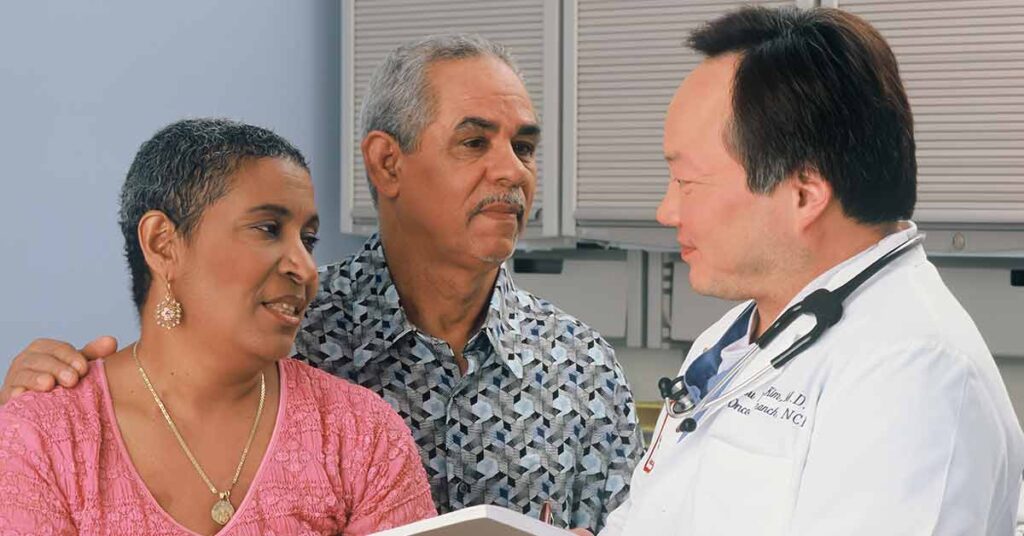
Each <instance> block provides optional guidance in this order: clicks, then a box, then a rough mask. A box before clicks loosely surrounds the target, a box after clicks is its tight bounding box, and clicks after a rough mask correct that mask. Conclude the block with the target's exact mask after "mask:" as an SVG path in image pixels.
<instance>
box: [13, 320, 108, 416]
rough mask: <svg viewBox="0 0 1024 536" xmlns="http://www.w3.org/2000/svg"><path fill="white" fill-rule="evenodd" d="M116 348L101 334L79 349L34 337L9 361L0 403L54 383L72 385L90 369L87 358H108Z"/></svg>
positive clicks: (48, 388) (45, 388)
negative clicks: (9, 364) (9, 365)
mask: <svg viewBox="0 0 1024 536" xmlns="http://www.w3.org/2000/svg"><path fill="white" fill-rule="evenodd" d="M116 351H117V339H115V338H114V337H110V336H102V337H97V338H96V339H93V340H92V342H90V343H89V344H86V345H85V346H84V347H82V349H80V350H78V349H76V348H75V347H74V346H71V345H70V344H68V343H66V342H64V341H57V340H54V339H36V340H34V341H32V342H31V343H30V344H29V345H28V346H27V347H25V349H24V350H22V351H21V353H19V354H18V355H16V356H14V359H13V360H11V367H10V368H9V369H7V376H6V377H5V378H4V384H3V388H2V389H0V404H6V403H7V401H8V400H10V399H12V398H14V397H16V396H18V395H20V394H21V393H24V392H25V391H39V392H46V391H51V390H53V389H54V388H55V387H56V386H57V385H63V386H65V387H74V385H75V384H76V383H78V380H79V378H81V377H82V375H83V374H85V373H86V371H87V370H89V366H88V364H87V361H92V360H94V359H100V358H103V357H107V356H109V355H110V354H113V353H114V352H116Z"/></svg>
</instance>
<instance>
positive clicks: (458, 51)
mask: <svg viewBox="0 0 1024 536" xmlns="http://www.w3.org/2000/svg"><path fill="white" fill-rule="evenodd" d="M480 56H491V57H494V58H496V59H498V60H501V61H502V62H504V63H505V64H506V65H508V66H509V67H511V68H512V71H513V72H515V73H516V76H518V77H519V79H520V80H523V75H522V73H521V72H520V71H519V67H518V66H517V65H516V62H515V60H514V59H513V58H512V55H511V54H509V52H508V50H507V49H505V47H504V46H502V45H500V44H498V43H494V42H491V41H488V40H487V39H484V38H483V37H480V36H479V35H471V34H444V35H431V36H428V37H426V38H423V39H421V40H419V41H414V42H410V43H405V44H402V45H400V46H399V47H398V48H396V49H394V50H392V51H391V52H389V53H388V55H387V57H385V58H384V60H383V61H381V62H380V64H379V65H378V66H377V69H376V70H375V71H374V72H373V76H371V77H370V84H369V86H368V87H367V89H366V94H365V95H364V96H363V106H362V109H361V110H360V113H359V125H360V129H361V137H362V138H365V137H366V135H367V134H369V133H370V132H372V131H374V130H379V131H381V132H386V133H388V134H390V135H392V136H394V138H395V140H397V141H398V145H399V147H400V148H401V149H402V152H404V153H409V152H413V151H415V150H416V147H417V145H418V144H419V137H420V133H421V132H423V129H424V128H426V126H427V125H428V124H430V122H431V121H432V120H433V119H434V115H435V113H436V112H437V110H436V104H437V103H436V99H435V95H434V92H432V91H431V88H430V85H429V84H428V81H427V69H428V68H429V67H430V66H431V64H433V63H434V62H438V61H445V60H460V59H469V58H477V57H480ZM524 83H525V82H524ZM366 179H367V181H368V182H369V185H370V194H371V195H372V196H373V203H374V204H375V205H376V204H377V189H376V188H374V186H373V181H370V176H369V171H367V176H366Z"/></svg>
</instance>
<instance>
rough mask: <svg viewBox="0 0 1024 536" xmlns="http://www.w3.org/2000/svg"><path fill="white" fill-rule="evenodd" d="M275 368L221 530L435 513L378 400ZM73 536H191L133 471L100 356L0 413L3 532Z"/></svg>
mask: <svg viewBox="0 0 1024 536" xmlns="http://www.w3.org/2000/svg"><path fill="white" fill-rule="evenodd" d="M278 367H279V370H280V372H281V374H280V377H281V397H280V409H279V411H278V416H277V422H276V424H275V427H274V432H273V436H272V439H271V440H270V444H269V445H268V447H267V452H266V454H265V455H264V457H263V461H262V462H261V464H260V467H259V469H258V471H257V473H256V476H255V477H254V479H253V482H252V485H251V486H250V488H249V491H248V493H247V494H246V496H245V498H243V499H242V502H241V503H240V504H239V505H238V511H237V513H236V514H235V516H234V517H233V518H232V519H231V521H230V522H229V523H228V524H227V525H226V526H225V527H224V528H223V529H222V530H221V531H220V532H219V533H218V534H220V535H224V536H235V535H243V534H246V535H248V534H253V535H255V534H261V535H274V534H278V535H284V534H288V535H291V534H367V533H371V532H374V531H377V530H383V529H385V528H389V527H394V526H398V525H403V524H406V523H409V522H412V521H415V520H418V519H422V518H425V517H430V516H433V515H435V513H436V512H435V510H434V505H433V502H432V501H431V498H430V488H429V486H428V484H427V479H426V474H425V472H424V470H423V466H422V465H421V462H420V457H419V453H418V451H417V449H416V445H415V444H414V443H413V440H412V437H411V435H410V434H409V430H408V429H407V428H406V426H405V423H404V422H403V421H402V419H401V418H400V417H399V416H398V415H397V414H396V413H395V412H394V410H392V409H391V407H390V406H388V405H387V403H386V402H384V401H383V400H382V399H381V398H380V397H378V396H377V395H376V394H374V393H372V392H370V391H368V390H366V389H364V388H362V387H359V386H356V385H353V384H350V383H348V382H345V381H343V380H340V379H338V378H335V377H333V376H330V375H328V374H326V373H324V372H322V371H319V370H316V369H314V368H312V367H309V366H307V365H304V364H302V363H299V362H297V361H293V360H291V359H284V360H282V361H280V362H279V365H278ZM177 454H180V453H175V455H177ZM79 533H81V534H89V535H92V534H96V535H104V534H119V535H120V534H147V535H192V534H194V533H193V532H191V531H189V530H188V529H186V528H185V527H183V526H181V525H180V524H178V523H177V522H175V521H174V519H172V518H171V516H170V515H168V514H167V513H166V512H165V511H163V510H162V509H161V508H160V505H159V504H157V502H156V500H155V499H154V498H153V496H152V494H150V492H149V490H148V489H147V488H146V486H145V484H144V483H143V481H142V479H141V478H140V477H139V474H138V472H137V471H136V470H135V467H134V466H133V465H132V462H131V459H130V458H129V456H128V451H127V450H126V448H125V446H124V442H123V440H122V439H121V433H120V430H119V429H118V427H117V420H116V419H115V417H114V409H113V404H112V402H111V399H110V390H109V388H108V387H107V381H106V374H105V373H104V369H103V362H102V361H99V362H96V363H95V364H93V366H92V368H91V370H90V372H89V374H87V375H86V376H85V378H83V380H82V381H81V382H80V383H79V384H78V385H77V386H76V387H74V388H73V389H64V388H58V389H57V390H55V391H53V392H52V393H46V394H37V393H27V394H24V395H22V396H20V397H18V398H16V399H15V400H13V401H11V402H9V403H8V404H7V405H6V406H4V407H3V408H2V409H0V535H3V536H13V535H29V534H31V535H33V536H36V535H46V534H79Z"/></svg>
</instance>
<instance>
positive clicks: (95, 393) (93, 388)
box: [0, 361, 106, 430]
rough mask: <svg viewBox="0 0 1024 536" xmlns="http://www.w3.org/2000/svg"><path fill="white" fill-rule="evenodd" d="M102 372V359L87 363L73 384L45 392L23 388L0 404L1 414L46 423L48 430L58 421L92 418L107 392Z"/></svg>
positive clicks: (96, 415)
mask: <svg viewBox="0 0 1024 536" xmlns="http://www.w3.org/2000/svg"><path fill="white" fill-rule="evenodd" d="M102 376H103V362H102V361H97V362H93V363H90V365H89V370H88V372H86V374H85V375H84V376H82V378H81V379H80V380H79V381H78V383H77V384H75V386H74V387H62V386H57V388H55V389H54V390H52V391H49V392H46V393H35V392H26V393H24V394H22V395H20V396H18V397H17V398H14V399H12V400H10V401H9V402H7V403H6V404H4V405H3V407H0V418H2V419H4V420H18V421H25V422H31V423H37V424H40V425H45V428H46V429H47V430H50V429H52V428H53V427H54V426H58V425H60V424H61V423H67V424H85V423H87V422H91V421H95V420H97V419H98V417H99V416H100V413H101V411H102V409H103V404H104V398H105V396H106V387H105V382H104V381H103V380H102ZM83 417H84V418H83ZM93 417H95V418H93Z"/></svg>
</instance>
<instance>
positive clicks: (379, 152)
mask: <svg viewBox="0 0 1024 536" xmlns="http://www.w3.org/2000/svg"><path fill="white" fill-rule="evenodd" d="M360 148H361V149H362V151H363V163H364V164H365V165H366V173H367V175H368V176H369V177H370V182H372V183H373V186H374V187H375V188H376V189H377V195H378V197H384V198H394V197H396V196H398V190H399V181H398V164H399V157H400V156H401V154H402V149H401V147H399V145H398V140H396V139H395V138H394V136H392V135H391V134H388V133H386V132H381V131H379V130H373V131H371V132H370V133H369V134H367V135H366V137H365V138H363V143H362V144H361V145H360Z"/></svg>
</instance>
